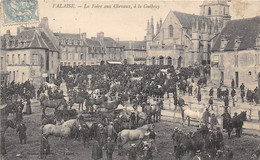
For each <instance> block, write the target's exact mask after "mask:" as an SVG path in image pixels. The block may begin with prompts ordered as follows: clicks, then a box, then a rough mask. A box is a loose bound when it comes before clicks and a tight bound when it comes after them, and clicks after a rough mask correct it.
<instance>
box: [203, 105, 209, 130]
mask: <svg viewBox="0 0 260 160" xmlns="http://www.w3.org/2000/svg"><path fill="white" fill-rule="evenodd" d="M209 117H210V113H209V109H208V108H206V111H205V112H204V113H203V115H202V120H203V122H204V123H205V125H206V126H207V127H208V123H209Z"/></svg>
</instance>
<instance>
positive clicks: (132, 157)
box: [128, 143, 137, 160]
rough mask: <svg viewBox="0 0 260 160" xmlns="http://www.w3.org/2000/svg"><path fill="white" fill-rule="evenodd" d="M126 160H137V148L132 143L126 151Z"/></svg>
mask: <svg viewBox="0 0 260 160" xmlns="http://www.w3.org/2000/svg"><path fill="white" fill-rule="evenodd" d="M128 160H137V148H136V145H135V144H134V143H133V144H131V148H130V150H129V152H128Z"/></svg>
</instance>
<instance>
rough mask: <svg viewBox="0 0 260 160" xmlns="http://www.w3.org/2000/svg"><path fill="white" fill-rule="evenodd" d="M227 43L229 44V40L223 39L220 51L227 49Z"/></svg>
mask: <svg viewBox="0 0 260 160" xmlns="http://www.w3.org/2000/svg"><path fill="white" fill-rule="evenodd" d="M227 43H228V40H227V39H225V38H222V39H221V46H220V49H221V50H224V49H225V48H226V45H227Z"/></svg>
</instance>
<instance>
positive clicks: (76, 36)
mask: <svg viewBox="0 0 260 160" xmlns="http://www.w3.org/2000/svg"><path fill="white" fill-rule="evenodd" d="M54 35H55V36H58V37H59V38H60V39H80V34H73V33H54Z"/></svg>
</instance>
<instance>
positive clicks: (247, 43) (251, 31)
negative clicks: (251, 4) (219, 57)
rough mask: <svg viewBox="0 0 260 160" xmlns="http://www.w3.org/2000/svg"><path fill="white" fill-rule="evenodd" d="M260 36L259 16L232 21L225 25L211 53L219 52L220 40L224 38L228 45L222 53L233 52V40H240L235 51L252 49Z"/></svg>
mask: <svg viewBox="0 0 260 160" xmlns="http://www.w3.org/2000/svg"><path fill="white" fill-rule="evenodd" d="M259 34H260V16H259V17H254V18H247V19H239V20H232V21H229V22H228V23H227V25H226V26H225V27H224V28H223V30H222V31H221V33H220V34H219V35H218V37H217V39H216V42H215V44H214V46H213V47H212V51H220V45H221V39H222V38H223V37H226V39H227V40H228V43H227V45H226V47H225V48H224V51H232V50H234V45H235V40H236V39H237V38H238V37H239V38H240V41H241V43H240V45H239V47H238V48H237V50H246V49H249V48H254V47H255V43H256V39H257V36H258V35H259Z"/></svg>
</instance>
